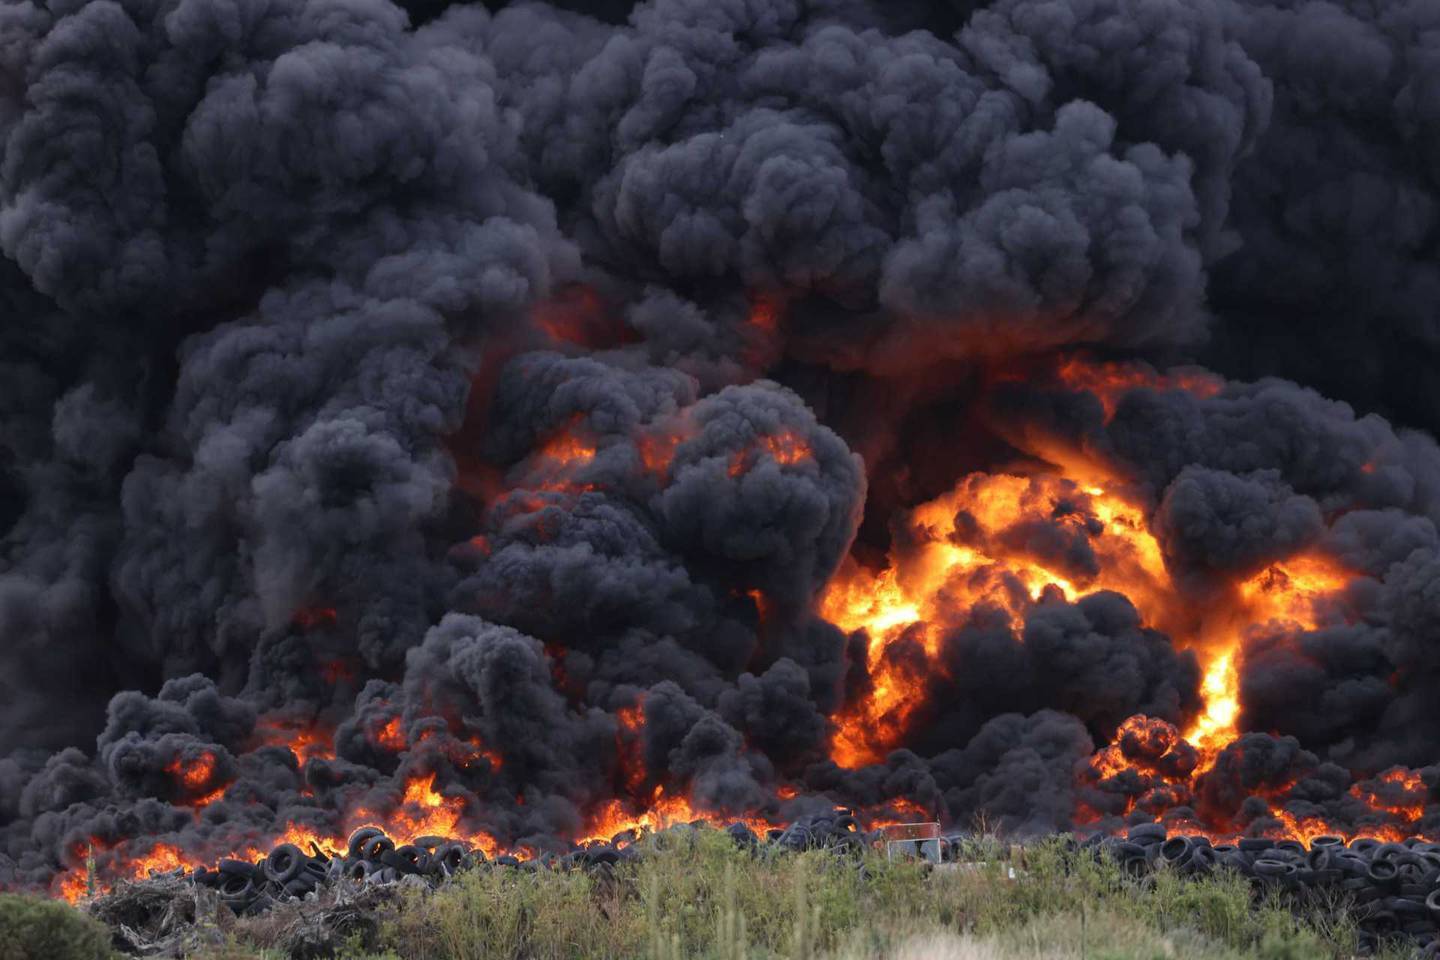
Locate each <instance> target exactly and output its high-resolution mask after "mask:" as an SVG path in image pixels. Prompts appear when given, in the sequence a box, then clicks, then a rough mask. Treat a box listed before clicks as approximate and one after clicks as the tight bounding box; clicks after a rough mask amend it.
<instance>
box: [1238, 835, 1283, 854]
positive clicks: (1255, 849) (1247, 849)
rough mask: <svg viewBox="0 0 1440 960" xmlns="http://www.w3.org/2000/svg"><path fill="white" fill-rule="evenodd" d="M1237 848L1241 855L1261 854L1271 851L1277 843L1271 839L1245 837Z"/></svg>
mask: <svg viewBox="0 0 1440 960" xmlns="http://www.w3.org/2000/svg"><path fill="white" fill-rule="evenodd" d="M1237 846H1238V847H1239V848H1240V852H1241V853H1260V852H1261V851H1262V850H1269V849H1270V848H1271V847H1273V846H1275V841H1274V840H1271V839H1270V838H1269V837H1245V838H1243V839H1242V840H1241V841H1240V842H1239V843H1238V844H1237Z"/></svg>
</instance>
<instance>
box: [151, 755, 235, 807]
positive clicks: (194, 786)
mask: <svg viewBox="0 0 1440 960" xmlns="http://www.w3.org/2000/svg"><path fill="white" fill-rule="evenodd" d="M165 772H166V773H168V774H170V777H171V778H172V779H173V780H174V781H175V782H176V783H177V784H179V785H180V786H181V787H182V788H183V789H184V791H185V793H187V794H192V795H193V794H198V793H200V791H202V790H205V788H206V787H210V786H212V784H213V782H214V779H215V754H213V753H211V752H210V751H209V750H206V751H204V752H202V753H201V754H200V756H198V757H196V758H195V759H194V760H190V761H185V760H182V759H181V758H179V757H176V758H175V759H174V760H171V761H170V762H169V763H168V764H166V765H165ZM223 796H225V786H224V785H223V784H222V785H220V786H219V787H216V788H214V789H211V790H210V791H209V792H207V793H204V794H203V795H200V796H193V797H192V798H191V799H188V800H186V801H185V803H186V805H187V806H191V807H194V808H195V809H197V810H198V809H200V808H201V807H206V806H209V805H210V804H212V803H214V802H215V801H216V800H219V799H220V798H221V797H223Z"/></svg>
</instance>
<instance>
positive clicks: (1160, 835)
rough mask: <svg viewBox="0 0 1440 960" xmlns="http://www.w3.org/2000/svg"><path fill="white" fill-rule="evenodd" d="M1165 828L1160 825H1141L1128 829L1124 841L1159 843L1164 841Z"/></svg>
mask: <svg viewBox="0 0 1440 960" xmlns="http://www.w3.org/2000/svg"><path fill="white" fill-rule="evenodd" d="M1165 834H1166V830H1165V826H1164V824H1160V823H1141V824H1137V825H1136V826H1133V827H1131V828H1130V832H1129V833H1127V834H1126V835H1125V839H1127V840H1129V841H1130V842H1131V843H1146V844H1148V843H1161V842H1163V841H1164V840H1165Z"/></svg>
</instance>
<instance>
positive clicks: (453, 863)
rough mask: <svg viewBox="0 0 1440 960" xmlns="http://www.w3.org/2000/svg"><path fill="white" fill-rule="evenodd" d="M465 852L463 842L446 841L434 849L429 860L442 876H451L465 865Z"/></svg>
mask: <svg viewBox="0 0 1440 960" xmlns="http://www.w3.org/2000/svg"><path fill="white" fill-rule="evenodd" d="M465 854H466V850H465V845H464V844H463V843H447V844H445V845H443V846H442V847H440V848H439V849H438V850H436V851H435V856H434V859H433V860H432V861H431V862H432V863H433V864H434V865H435V868H436V869H437V870H439V871H440V873H442V874H443V875H444V876H447V877H453V876H455V874H457V873H459V872H460V871H461V869H462V868H463V867H464V866H465Z"/></svg>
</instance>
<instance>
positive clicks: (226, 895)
mask: <svg viewBox="0 0 1440 960" xmlns="http://www.w3.org/2000/svg"><path fill="white" fill-rule="evenodd" d="M216 892H218V893H219V894H220V899H221V900H223V901H225V902H226V903H229V902H231V901H237V900H248V899H250V898H251V897H253V896H254V895H255V878H254V877H252V876H247V875H246V874H243V873H224V874H221V880H220V885H219V886H218V887H217V888H216Z"/></svg>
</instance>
